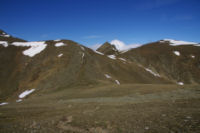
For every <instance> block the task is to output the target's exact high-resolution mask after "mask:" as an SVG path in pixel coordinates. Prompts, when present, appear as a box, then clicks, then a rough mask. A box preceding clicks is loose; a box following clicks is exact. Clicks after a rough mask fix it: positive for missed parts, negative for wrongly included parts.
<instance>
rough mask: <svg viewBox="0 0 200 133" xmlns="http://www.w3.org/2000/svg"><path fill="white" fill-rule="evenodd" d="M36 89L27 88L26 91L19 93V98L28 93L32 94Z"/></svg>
mask: <svg viewBox="0 0 200 133" xmlns="http://www.w3.org/2000/svg"><path fill="white" fill-rule="evenodd" d="M34 91H35V89H31V90H26V91H24V92H22V93H21V94H20V95H19V98H25V97H26V96H27V95H29V94H31V93H32V92H34Z"/></svg>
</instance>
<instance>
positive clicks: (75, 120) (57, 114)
mask: <svg viewBox="0 0 200 133" xmlns="http://www.w3.org/2000/svg"><path fill="white" fill-rule="evenodd" d="M13 132H15V133H40V132H41V133H198V132H200V86H198V85H196V86H194V85H193V86H189V85H188V86H187V85H186V86H177V85H120V86H117V85H115V86H106V87H105V86H104V87H99V88H84V89H81V88H72V89H63V90H62V91H58V92H55V93H50V92H49V93H46V94H44V95H41V92H36V93H35V94H33V95H31V96H30V97H27V99H24V100H23V101H22V102H20V103H16V102H11V103H10V104H8V105H5V106H0V133H13Z"/></svg>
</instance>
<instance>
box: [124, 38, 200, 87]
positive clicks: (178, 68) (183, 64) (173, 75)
mask: <svg viewBox="0 0 200 133" xmlns="http://www.w3.org/2000/svg"><path fill="white" fill-rule="evenodd" d="M120 57H123V58H126V59H128V60H129V61H133V62H137V63H138V64H141V65H142V66H145V67H147V68H149V69H151V70H153V71H154V72H156V73H159V75H160V76H161V77H165V78H167V79H169V80H171V81H173V82H174V83H178V84H180V85H183V84H199V83H200V62H199V60H200V44H198V43H193V42H184V41H175V40H170V39H166V40H160V41H157V42H152V43H149V44H146V45H143V46H141V47H139V48H135V49H131V50H129V51H127V52H125V53H122V54H120Z"/></svg>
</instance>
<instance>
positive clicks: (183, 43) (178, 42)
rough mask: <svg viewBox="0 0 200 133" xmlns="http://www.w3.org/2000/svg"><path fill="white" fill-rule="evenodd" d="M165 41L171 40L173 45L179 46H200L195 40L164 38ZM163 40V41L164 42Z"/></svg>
mask: <svg viewBox="0 0 200 133" xmlns="http://www.w3.org/2000/svg"><path fill="white" fill-rule="evenodd" d="M163 41H168V42H170V45H171V46H179V45H194V46H200V44H199V43H195V42H186V41H178V40H173V39H164V40H163ZM163 41H161V42H163Z"/></svg>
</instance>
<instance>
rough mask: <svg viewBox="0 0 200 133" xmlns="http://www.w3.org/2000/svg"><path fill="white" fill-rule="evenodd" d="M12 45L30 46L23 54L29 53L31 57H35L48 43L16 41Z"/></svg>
mask: <svg viewBox="0 0 200 133" xmlns="http://www.w3.org/2000/svg"><path fill="white" fill-rule="evenodd" d="M11 45H14V46H22V47H30V48H29V49H27V50H25V51H23V54H24V55H27V56H29V57H33V56H35V55H36V54H39V53H40V52H41V51H43V50H44V49H45V48H46V46H47V44H45V42H14V43H12V44H11Z"/></svg>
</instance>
